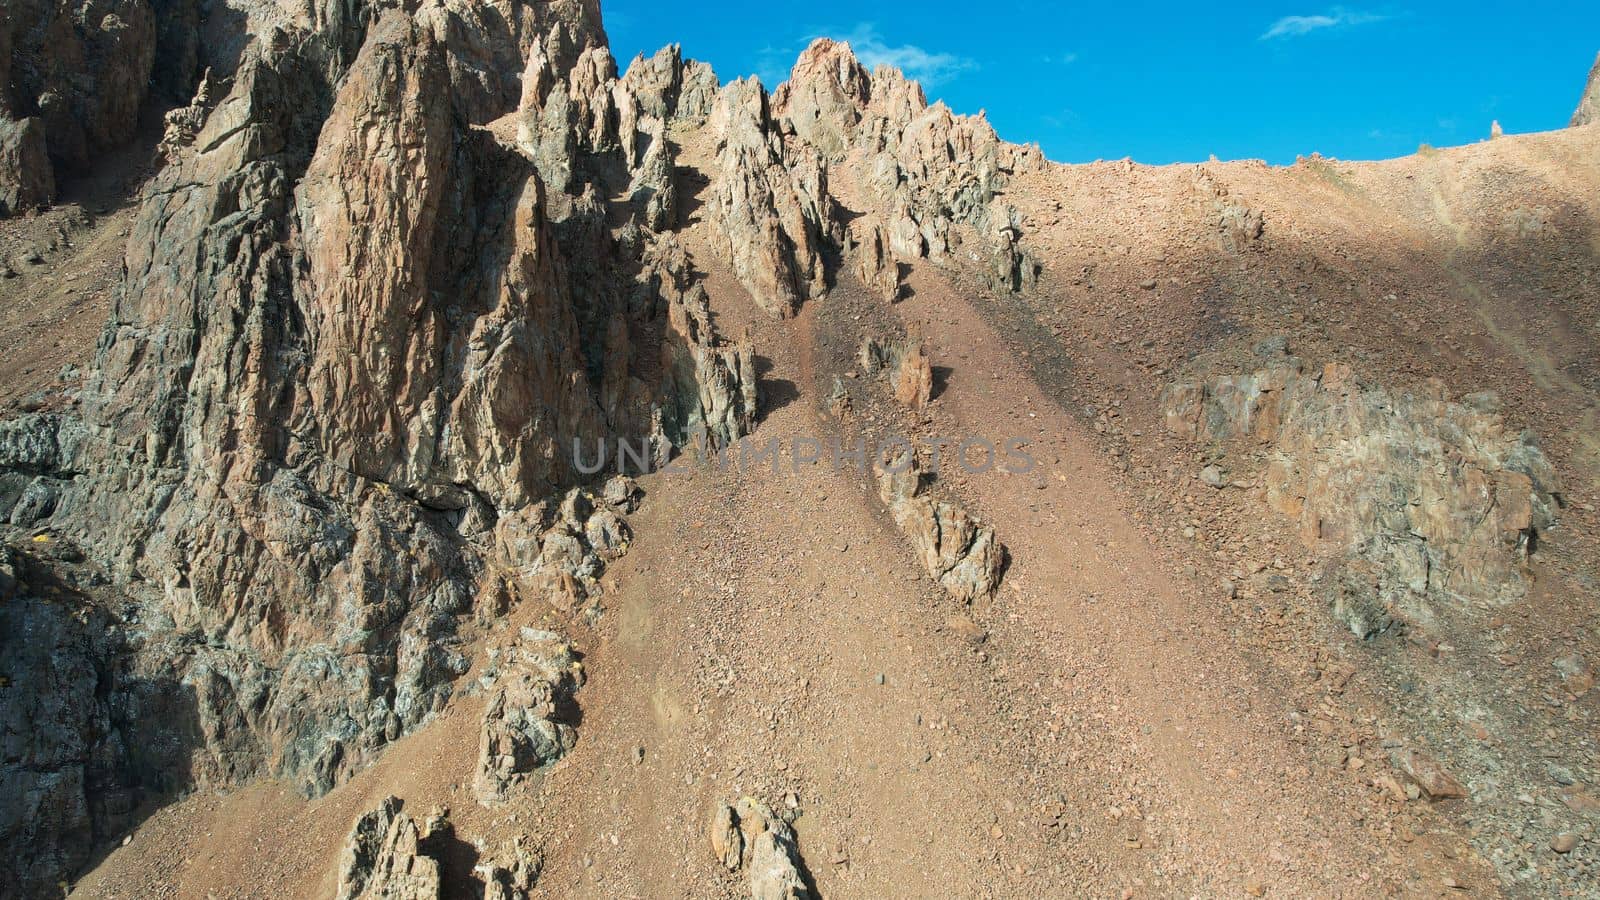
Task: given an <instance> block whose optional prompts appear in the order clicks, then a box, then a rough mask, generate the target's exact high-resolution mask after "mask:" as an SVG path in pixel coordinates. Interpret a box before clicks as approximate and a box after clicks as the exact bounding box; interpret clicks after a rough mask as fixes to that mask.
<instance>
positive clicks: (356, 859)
mask: <svg viewBox="0 0 1600 900" xmlns="http://www.w3.org/2000/svg"><path fill="white" fill-rule="evenodd" d="M403 805H404V804H402V803H401V801H400V800H399V798H397V797H390V798H388V799H386V800H384V801H383V803H382V804H381V805H379V807H378V808H377V809H375V810H373V811H371V812H369V813H367V814H365V815H363V816H362V817H361V818H360V819H358V820H356V824H355V827H354V828H353V829H351V831H350V837H349V839H348V840H347V841H346V843H345V850H344V855H343V857H342V858H341V859H340V862H339V886H338V889H337V891H336V893H335V894H334V896H335V897H336V898H337V900H439V898H440V897H441V896H442V892H443V883H442V880H441V875H440V863H439V860H438V859H435V858H433V857H431V856H429V855H427V854H426V853H424V852H423V850H422V844H423V842H424V841H425V840H427V839H428V838H429V837H430V836H431V834H430V833H425V832H424V831H423V829H422V828H420V827H418V825H417V823H416V822H415V821H414V820H412V818H411V817H410V816H407V815H405V814H404V813H403V812H402V811H401V809H402V807H403Z"/></svg>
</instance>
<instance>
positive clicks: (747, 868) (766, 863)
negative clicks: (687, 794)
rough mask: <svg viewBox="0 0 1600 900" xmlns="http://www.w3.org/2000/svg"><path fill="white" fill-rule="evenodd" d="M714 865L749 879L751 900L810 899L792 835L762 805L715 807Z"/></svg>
mask: <svg viewBox="0 0 1600 900" xmlns="http://www.w3.org/2000/svg"><path fill="white" fill-rule="evenodd" d="M711 850H712V853H713V854H715V856H716V859H717V862H718V863H720V864H721V865H722V866H724V867H725V868H727V869H728V871H730V872H736V871H739V870H740V869H743V870H744V872H745V874H746V876H747V877H748V884H749V890H750V897H751V900H803V898H806V897H809V896H811V894H810V891H809V890H808V889H807V888H806V884H805V878H804V877H803V876H802V874H801V868H800V866H801V862H800V849H799V847H798V846H797V844H796V842H795V836H794V831H793V830H792V829H791V828H790V827H789V825H788V824H787V823H785V822H784V821H783V820H782V819H780V818H779V817H777V816H775V815H773V813H772V809H771V808H770V807H768V806H767V805H766V804H765V803H762V802H761V801H759V800H755V799H753V798H750V797H745V798H742V799H741V800H740V801H739V804H738V808H737V809H735V808H734V807H732V806H729V805H728V804H726V803H722V804H718V805H717V808H716V809H715V811H714V812H713V814H712V819H711Z"/></svg>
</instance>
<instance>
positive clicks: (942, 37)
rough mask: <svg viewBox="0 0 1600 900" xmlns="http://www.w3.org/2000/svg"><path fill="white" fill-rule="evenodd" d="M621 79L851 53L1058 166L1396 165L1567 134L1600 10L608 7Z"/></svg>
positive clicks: (754, 69)
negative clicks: (808, 52)
mask: <svg viewBox="0 0 1600 900" xmlns="http://www.w3.org/2000/svg"><path fill="white" fill-rule="evenodd" d="M602 4H603V8H604V12H605V18H606V25H607V30H608V32H609V33H610V35H611V43H612V47H613V50H614V52H615V53H616V55H617V56H618V57H619V62H620V63H621V64H622V65H624V66H625V65H626V64H627V62H628V60H629V59H631V58H632V57H633V55H634V54H635V53H638V52H640V51H644V52H647V53H649V52H654V51H655V50H656V49H658V48H659V47H660V46H662V45H663V44H667V43H674V42H675V43H680V44H682V45H683V48H684V52H685V53H686V54H687V55H689V56H692V57H694V58H696V59H703V60H706V61H707V62H710V63H711V64H712V65H714V66H715V67H716V70H717V74H718V75H719V76H720V77H721V78H722V79H723V80H724V81H730V80H732V79H733V78H734V77H737V76H739V75H746V74H751V73H755V74H759V75H761V76H762V79H763V80H764V81H766V82H768V86H769V87H772V86H774V85H775V84H776V82H777V81H778V80H781V79H782V78H784V77H786V75H787V72H788V68H789V66H790V65H792V64H793V62H794V58H795V56H796V55H797V54H798V53H799V52H800V50H802V49H804V47H805V45H806V44H807V43H808V42H809V40H810V39H811V38H813V37H816V36H820V35H826V36H829V37H835V38H845V39H851V41H852V43H853V44H854V45H856V47H857V50H858V53H859V55H861V56H862V57H863V58H864V61H867V62H869V63H875V62H878V61H888V62H894V63H898V64H900V65H901V67H902V68H904V69H906V70H907V73H908V74H910V75H912V76H913V77H917V78H919V79H921V80H922V81H923V82H924V84H925V85H926V86H927V87H928V94H929V97H930V99H943V100H944V101H945V102H946V103H948V104H949V105H950V106H951V107H953V108H954V109H955V110H956V111H957V112H964V113H975V112H977V111H979V110H980V109H981V110H986V111H987V112H988V114H989V119H990V121H991V122H993V123H994V125H995V128H996V129H997V130H998V131H999V132H1000V134H1001V136H1002V137H1004V138H1006V139H1007V140H1011V141H1019V142H1028V141H1037V142H1038V143H1040V144H1041V145H1042V146H1043V147H1044V151H1045V154H1046V155H1047V156H1049V157H1050V158H1051V159H1055V160H1059V161H1062V162H1088V161H1091V160H1095V159H1120V158H1122V157H1124V156H1131V157H1133V158H1134V159H1135V160H1138V161H1139V162H1145V163H1169V162H1193V161H1200V160H1204V159H1206V158H1208V157H1210V156H1211V155H1212V154H1215V155H1217V156H1218V157H1220V158H1222V159H1245V158H1261V159H1266V160H1267V161H1268V162H1272V163H1279V164H1286V163H1290V162H1293V161H1294V158H1295V156H1297V155H1300V154H1310V153H1311V152H1313V151H1317V152H1320V153H1322V154H1323V155H1325V156H1334V157H1339V158H1341V159H1384V158H1388V157H1394V156H1403V155H1406V154H1408V153H1413V152H1415V151H1416V149H1417V147H1418V145H1419V144H1422V143H1428V144H1432V145H1434V146H1441V147H1442V146H1453V145H1457V144H1465V143H1471V142H1473V141H1477V140H1480V139H1482V138H1484V137H1486V136H1487V135H1488V133H1489V123H1490V122H1491V121H1492V120H1495V119H1498V120H1499V121H1500V123H1501V125H1502V126H1503V127H1504V128H1505V130H1506V131H1507V132H1508V133H1517V132H1529V131H1545V130H1549V129H1553V128H1560V127H1564V126H1565V125H1566V124H1567V120H1568V119H1569V118H1570V117H1571V115H1572V111H1573V110H1574V109H1575V108H1576V107H1577V105H1578V98H1579V95H1580V94H1581V93H1582V91H1583V84H1584V79H1585V77H1586V76H1587V75H1588V72H1589V67H1590V66H1591V65H1592V64H1593V62H1594V59H1595V54H1596V52H1597V51H1600V2H1595V0H1574V2H1567V3H1551V2H1540V0H1532V2H1518V3H1515V4H1505V3H1483V2H1460V3H1398V4H1387V3H1372V4H1362V3H1357V4H1353V5H1343V6H1341V5H1329V4H1324V3H1321V2H1318V0H1282V2H1266V3H1263V2H1236V3H1209V4H1196V3H1182V4H1170V3H1149V2H1139V0H1124V2H1120V3H1100V4H1086V5H1085V6H1084V8H1081V9H1071V8H1068V7H1066V6H1064V5H1062V4H1053V3H1043V2H1036V0H984V2H978V3H973V2H970V0H969V2H944V0H929V2H921V3H903V2H893V0H881V2H875V3H873V2H860V0H857V2H852V3H842V2H837V0H812V2H808V3H800V4H788V3H770V2H769V3H751V2H743V3H733V2H724V0H710V2H699V3H694V4H666V3H661V2H659V0H654V2H652V0H602Z"/></svg>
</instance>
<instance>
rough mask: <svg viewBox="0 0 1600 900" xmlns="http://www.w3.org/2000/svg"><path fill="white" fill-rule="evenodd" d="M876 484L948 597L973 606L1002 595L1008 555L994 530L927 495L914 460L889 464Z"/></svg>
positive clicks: (906, 457) (907, 457)
mask: <svg viewBox="0 0 1600 900" xmlns="http://www.w3.org/2000/svg"><path fill="white" fill-rule="evenodd" d="M878 483H879V496H880V498H881V499H882V500H883V502H884V505H885V506H887V507H888V509H889V514H890V516H891V517H892V518H893V519H894V522H895V524H896V525H897V526H899V528H900V530H901V532H903V533H904V534H905V535H906V537H907V538H908V539H909V540H910V542H911V546H912V549H914V550H915V551H916V553H917V557H918V558H919V559H920V560H921V562H922V565H923V568H924V569H925V570H926V571H927V573H928V575H929V576H930V577H931V578H933V580H934V581H936V582H938V583H939V584H940V585H941V586H943V587H944V589H945V591H946V592H948V593H949V594H950V596H952V597H953V598H955V599H957V600H960V601H962V602H965V603H970V602H972V601H974V600H978V599H982V598H986V597H991V596H993V595H994V593H995V592H996V591H998V590H999V589H1000V583H1001V578H1002V575H1003V572H1004V568H1005V561H1006V549H1005V547H1004V546H1003V545H1002V544H1001V543H1000V542H999V540H998V539H997V538H996V537H995V532H994V529H993V528H990V527H988V526H986V525H983V524H980V523H979V522H977V521H975V520H973V519H972V517H971V516H969V515H967V513H966V511H965V510H963V509H962V508H961V507H960V506H958V505H957V504H954V503H950V502H946V501H941V500H936V499H934V498H932V497H929V496H927V495H926V494H924V493H923V489H922V476H921V473H920V472H919V471H918V466H917V462H916V460H915V458H914V457H912V456H910V455H902V456H898V457H896V458H894V459H890V460H885V461H884V462H883V463H882V464H881V465H880V468H879V475H878Z"/></svg>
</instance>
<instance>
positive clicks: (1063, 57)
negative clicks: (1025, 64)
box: [1039, 53, 1078, 66]
mask: <svg viewBox="0 0 1600 900" xmlns="http://www.w3.org/2000/svg"><path fill="white" fill-rule="evenodd" d="M1039 61H1040V62H1042V63H1044V64H1045V65H1047V66H1070V65H1072V64H1073V63H1075V62H1077V61H1078V54H1076V53H1046V54H1045V55H1044V56H1041V57H1039Z"/></svg>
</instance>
